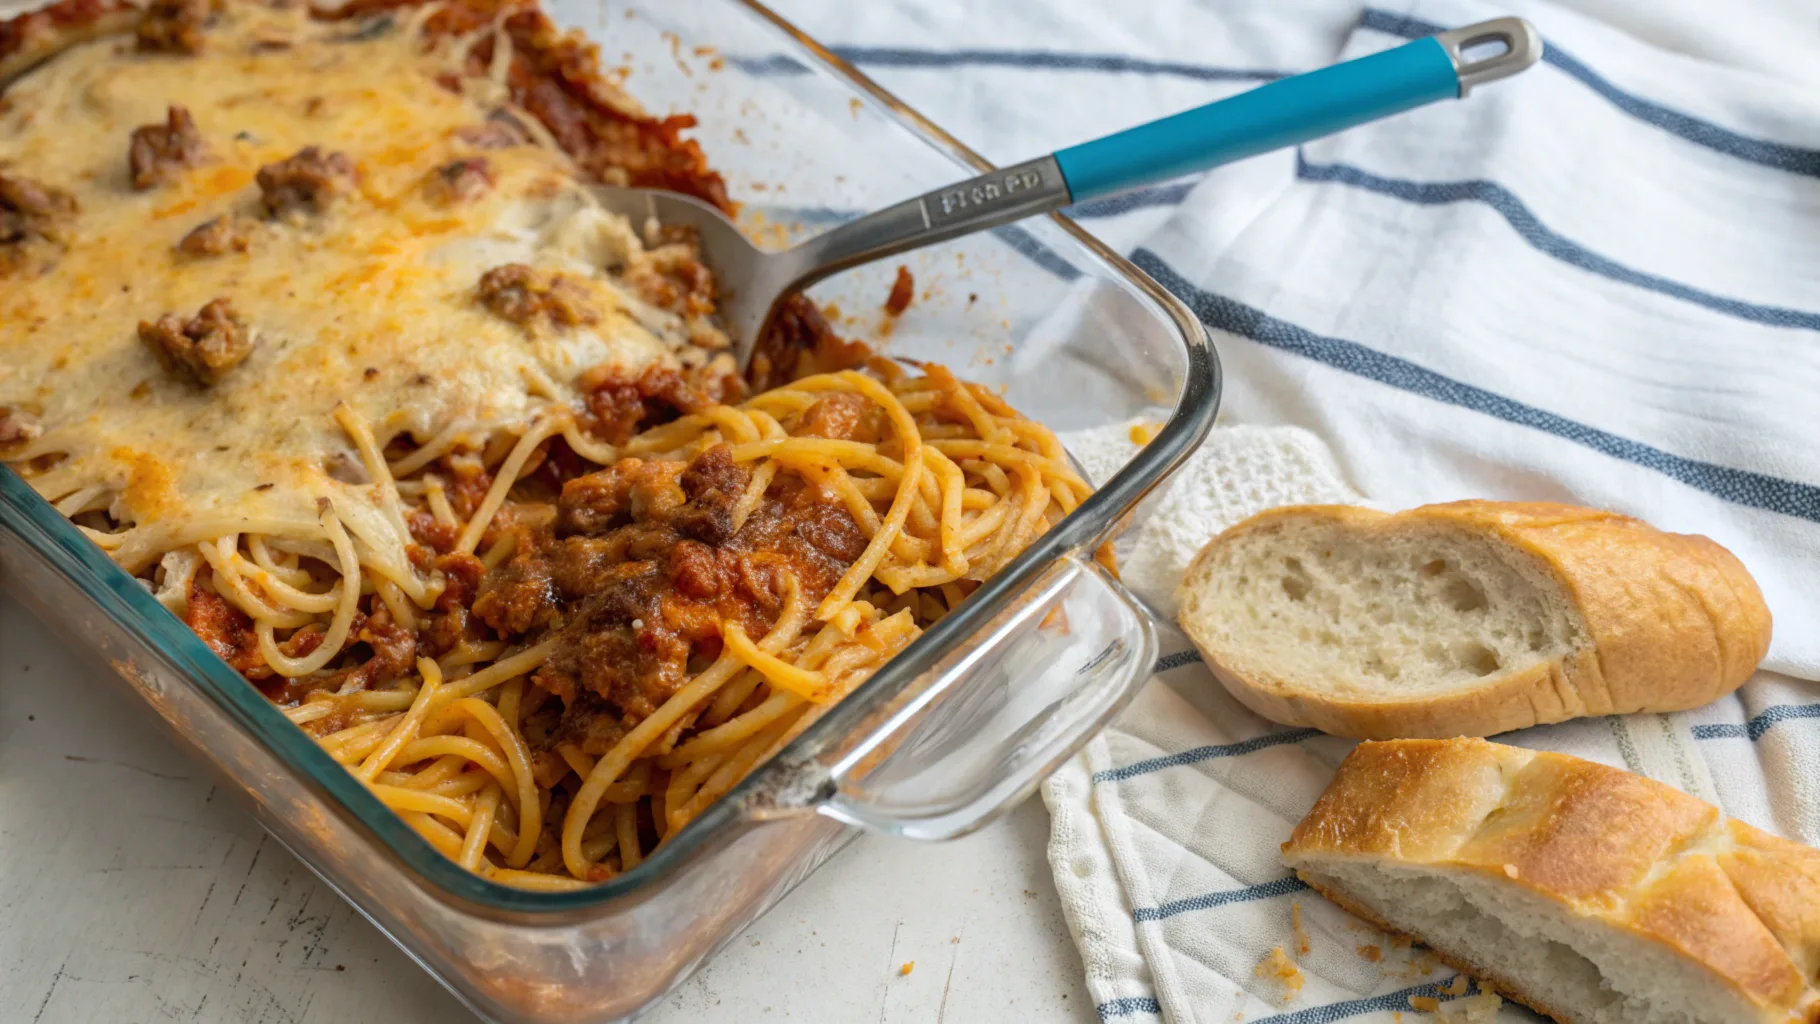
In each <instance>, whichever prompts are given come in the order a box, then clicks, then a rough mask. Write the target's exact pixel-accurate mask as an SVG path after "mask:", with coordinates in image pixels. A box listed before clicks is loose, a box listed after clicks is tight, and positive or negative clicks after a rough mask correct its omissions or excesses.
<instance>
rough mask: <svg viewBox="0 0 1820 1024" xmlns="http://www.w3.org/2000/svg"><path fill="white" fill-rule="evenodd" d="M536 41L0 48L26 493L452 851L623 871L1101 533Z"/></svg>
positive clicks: (379, 25)
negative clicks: (815, 301) (776, 314)
mask: <svg viewBox="0 0 1820 1024" xmlns="http://www.w3.org/2000/svg"><path fill="white" fill-rule="evenodd" d="M597 63H598V62H597V57H596V54H595V52H594V51H593V49H592V48H591V47H589V46H587V45H585V44H584V43H582V42H581V41H579V40H578V39H576V38H574V37H570V36H566V35H563V34H561V33H559V32H557V31H556V30H555V29H554V27H553V26H552V25H551V24H550V22H549V21H548V20H547V19H546V18H545V17H544V16H543V15H542V14H541V13H539V12H538V11H537V10H536V9H535V8H533V7H530V6H520V5H503V6H501V5H495V4H492V3H482V2H478V0H461V2H458V3H452V4H438V5H412V4H388V3H383V2H381V3H373V2H366V0H363V2H361V3H359V4H357V5H356V6H353V7H346V8H342V9H340V10H337V11H334V12H324V11H316V10H311V9H308V8H304V7H299V6H286V5H274V6H267V5H263V4H256V3H251V2H245V0H228V2H221V0H157V2H156V3H155V4H154V5H153V6H152V7H151V8H150V9H148V10H145V11H140V10H138V9H135V8H130V7H125V6H122V5H118V4H114V3H112V2H111V0H67V2H65V3H64V4H61V5H59V6H58V7H56V8H52V9H50V10H48V11H45V12H39V13H37V14H33V15H27V16H25V17H23V18H20V19H15V20H14V21H12V22H8V23H5V24H4V25H0V76H4V77H0V87H4V92H3V93H0V459H4V461H5V463H6V464H7V465H8V466H9V467H10V468H11V469H12V470H13V471H15V472H17V473H19V474H20V475H21V476H22V477H23V478H24V479H25V480H26V481H27V482H28V483H30V485H31V486H32V487H34V488H35V489H36V490H37V491H38V493H40V494H41V495H42V496H43V497H44V498H45V499H46V500H47V501H49V502H51V503H53V504H54V505H55V506H56V508H57V509H58V510H59V511H60V512H62V513H63V514H64V515H66V516H68V517H69V518H70V519H71V520H72V521H73V522H74V523H75V524H76V526H77V527H78V528H79V529H81V530H82V531H83V533H84V534H85V535H87V536H88V537H89V538H90V539H91V540H92V541H94V543H96V544H97V545H99V546H100V547H102V548H103V549H105V550H106V551H107V552H108V553H109V554H110V555H111V556H112V557H113V558H114V559H115V560H116V561H117V562H118V563H119V564H120V565H121V566H122V567H124V568H125V569H126V570H127V571H129V572H131V573H133V574H135V575H136V576H137V577H138V578H139V579H141V580H142V581H143V582H144V583H145V585H146V586H147V587H148V588H150V589H151V590H152V591H153V592H154V593H155V594H156V595H157V597H158V599H159V601H160V602H161V603H162V604H163V605H164V606H165V607H166V608H168V609H170V611H171V612H172V613H173V614H176V615H178V616H179V617H181V618H182V619H183V621H184V622H185V623H187V624H188V625H189V626H190V627H191V628H192V629H193V630H194V631H195V632H196V633H197V634H198V635H199V636H200V637H201V638H202V639H203V640H204V641H206V642H207V643H208V645H209V646H210V647H211V648H212V649H213V650H214V651H215V652H216V653H218V654H219V655H220V656H221V657H222V658H223V659H224V660H225V661H226V662H227V663H228V664H229V665H230V666H232V667H233V668H234V669H236V670H237V671H239V672H240V673H241V674H242V675H244V676H245V677H246V678H247V679H248V680H249V681H250V683H251V684H252V685H254V686H257V687H258V688H259V689H260V690H261V691H262V692H263V693H264V694H266V695H267V696H268V697H270V698H271V699H272V700H273V701H274V702H276V703H277V704H278V705H279V706H280V707H281V708H282V709H283V712H284V714H285V715H287V716H288V717H289V718H290V719H291V720H292V721H293V722H295V723H296V724H297V725H298V726H300V727H301V728H303V729H305V730H306V731H308V732H310V733H311V734H312V735H314V736H315V737H316V738H317V739H318V740H319V741H320V742H321V743H322V745H323V747H324V748H325V749H326V750H327V751H328V752H329V754H330V755H331V756H333V757H334V758H335V759H336V760H338V761H340V762H341V763H343V764H345V765H346V766H347V767H348V769H349V770H350V771H351V772H353V773H354V774H355V775H356V776H358V777H359V778H360V779H362V780H363V781H364V782H365V783H366V784H367V785H369V786H370V787H371V788H372V790H373V792H374V793H376V794H377V795H378V796H379V798H380V799H381V800H382V801H384V802H385V803H386V804H387V805H388V806H390V807H391V808H393V809H394V810H396V811H397V812H398V813H399V814H400V815H401V816H402V817H403V818H404V819H405V820H406V821H407V822H409V823H410V824H411V825H412V826H414V827H415V828H416V829H417V830H418V831H419V832H421V833H422V834H423V835H424V836H425V837H426V838H427V839H428V840H429V841H430V842H431V843H432V844H433V845H435V846H436V847H437V848H438V849H440V850H442V851H443V852H444V853H445V854H447V855H448V856H449V857H451V858H453V859H455V860H457V861H458V862H459V863H461V864H462V865H464V866H465V867H467V868H469V869H470V870H473V871H476V872H479V873H481V874H483V875H485V876H487V877H490V878H493V879H495V880H498V881H501V882H505V883H508V884H514V885H521V886H530V887H541V888H558V887H567V886H575V885H585V884H588V883H592V882H598V881H600V880H603V879H606V878H610V877H612V876H613V875H614V874H616V873H619V872H622V871H625V870H628V869H630V868H632V867H634V866H636V865H637V864H638V863H639V862H640V860H641V859H642V858H644V857H645V856H647V855H648V854H649V853H650V851H651V850H652V849H654V848H655V847H656V846H657V845H658V844H661V843H662V842H664V841H665V840H666V839H667V838H668V837H670V836H673V835H675V834H676V833H677V832H678V831H679V830H680V829H682V828H683V827H684V826H685V825H687V823H688V822H689V821H690V820H691V819H693V818H694V817H695V816H697V815H698V814H699V813H700V812H701V811H702V810H703V809H704V808H705V807H706V806H707V805H708V804H710V803H711V802H713V801H714V800H715V799H717V798H719V797H720V796H721V795H722V794H724V793H726V792H727V791H728V790H729V789H730V788H732V786H733V785H734V784H735V783H737V782H738V781H739V780H740V779H741V778H742V777H743V776H744V775H745V774H746V773H748V772H750V771H751V770H752V768H753V767H754V766H756V765H758V764H759V763H760V762H762V761H763V760H764V759H765V758H766V757H768V756H769V755H771V754H772V753H774V752H776V751H777V750H779V749H781V748H782V747H783V746H784V745H785V744H787V743H788V742H789V741H790V740H791V739H792V738H793V737H795V736H796V735H797V734H798V733H800V732H801V731H802V730H803V729H804V728H806V727H807V726H808V725H809V723H810V722H812V721H813V720H814V718H815V717H816V715H817V713H818V711H819V710H820V709H822V708H825V707H827V706H829V705H830V704H831V703H832V702H835V701H838V700H839V699H840V698H841V697H842V696H843V695H845V694H846V693H848V692H850V691H851V690H852V689H853V688H854V687H855V686H857V685H858V684H859V683H860V682H862V681H863V680H864V679H866V678H867V677H868V676H869V675H870V674H871V673H872V672H873V671H875V670H876V669H877V668H878V667H879V666H880V665H881V664H883V663H884V662H885V661H886V660H887V659H889V658H890V657H891V656H892V655H893V654H894V653H896V652H897V651H899V650H901V649H902V648H903V647H904V646H905V645H906V644H908V643H909V642H910V641H911V640H913V639H914V638H915V637H916V636H917V635H918V634H919V633H920V631H921V630H922V629H923V628H924V627H925V626H927V625H928V624H929V623H930V622H932V621H934V620H936V619H938V618H940V617H941V616H942V615H944V614H946V613H947V612H948V611H949V610H951V609H952V608H953V607H954V606H955V605H956V604H958V603H960V602H961V601H963V600H965V598H966V597H967V595H968V594H969V593H970V592H971V591H972V589H973V588H974V587H975V586H976V585H977V583H978V581H980V580H982V579H984V578H985V577H986V576H988V575H990V574H991V573H992V572H994V571H996V570H997V569H998V568H999V567H1001V566H1002V565H1004V564H1005V563H1006V562H1007V561H1008V560H1009V559H1010V558H1012V557H1013V556H1014V555H1015V554H1016V553H1017V552H1019V551H1020V550H1022V549H1023V548H1024V546H1025V545H1026V544H1028V542H1029V541H1030V540H1031V539H1032V538H1034V537H1035V536H1037V535H1038V534H1039V533H1041V532H1042V531H1043V530H1045V529H1047V528H1048V527H1049V526H1050V525H1052V524H1053V523H1054V522H1056V521H1057V520H1058V519H1059V518H1060V517H1061V516H1062V515H1065V514H1066V513H1067V512H1069V511H1070V510H1072V509H1073V508H1074V507H1075V505H1076V504H1077V503H1078V502H1080V501H1081V500H1082V499H1083V498H1084V497H1085V496H1086V494H1087V491H1088V489H1087V486H1086V484H1085V483H1084V482H1083V481H1082V480H1081V479H1080V478H1079V477H1078V476H1077V475H1076V474H1075V473H1074V472H1073V471H1072V470H1071V469H1070V468H1069V464H1068V461H1067V459H1066V457H1065V455H1064V454H1063V452H1062V450H1061V448H1060V447H1059V446H1058V444H1057V443H1056V440H1055V438H1054V436H1053V435H1052V434H1051V433H1050V432H1049V431H1048V430H1046V429H1045V428H1043V427H1042V426H1040V425H1038V424H1036V423H1033V422H1031V421H1029V420H1026V419H1024V418H1023V417H1021V416H1019V415H1018V414H1017V413H1016V412H1015V411H1014V410H1012V409H1011V408H1009V407H1008V406H1006V405H1005V403H1004V402H1003V401H1001V400H1000V399H999V398H998V397H997V395H995V394H994V393H993V392H991V391H989V390H987V389H985V388H982V387H979V386H975V385H971V384H968V383H965V382H962V381H959V380H957V379H956V378H955V377H954V376H953V375H951V374H950V373H949V372H947V371H946V370H944V369H942V368H940V367H937V366H917V367H909V366H904V365H900V364H898V363H895V362H892V361H890V360H886V359H883V358H878V357H874V356H871V355H869V353H868V352H867V350H866V349H865V348H864V347H863V346H860V345H857V344H850V343H847V342H843V341H841V340H840V339H838V338H836V337H835V336H834V335H833V333H832V332H831V331H830V330H829V329H828V327H827V325H826V324H825V323H824V322H823V321H822V320H821V318H820V317H819V316H818V315H817V314H816V313H815V311H814V310H813V308H812V307H810V306H809V305H808V304H807V303H806V302H805V301H802V300H797V301H796V302H795V303H794V304H793V305H792V306H791V308H790V309H789V310H788V311H787V315H786V316H784V317H783V318H782V320H781V322H780V323H779V324H777V325H776V327H775V329H774V330H773V331H772V332H771V334H770V335H769V336H767V337H766V338H765V339H762V342H761V346H760V354H759V357H758V358H757V359H756V360H755V362H754V366H753V368H752V372H751V374H750V375H749V376H748V377H746V378H741V377H740V376H738V375H736V374H735V373H734V372H733V366H732V364H731V361H730V359H729V358H728V356H727V355H726V354H725V351H724V350H725V349H726V347H727V346H726V338H725V336H724V335H723V334H722V333H721V331H720V330H719V328H718V327H717V326H716V323H715V319H714V304H715V291H714V282H713V278H712V275H711V273H710V272H709V270H708V268H706V267H704V266H703V265H702V264H701V262H700V260H699V259H698V253H697V250H696V247H695V245H694V243H693V240H692V239H691V238H689V237H688V236H687V235H686V234H683V233H679V232H673V231H670V230H668V229H666V228H665V227H664V226H663V225H660V224H655V223H653V224H630V223H627V222H626V221H625V220H624V219H623V218H619V217H616V216H614V215H610V214H608V213H606V212H604V211H602V210H601V209H600V208H599V207H598V206H597V205H596V204H595V203H594V202H593V201H592V199H591V198H590V195H589V192H588V186H589V185H590V184H591V183H595V182H608V183H619V184H636V185H648V186H655V187H663V188H670V189H676V190H680V191H685V192H688V193H690V194H692V195H695V196H697V197H699V198H702V199H704V200H706V201H709V202H712V203H716V204H718V205H721V206H722V207H723V208H726V207H728V206H729V204H728V201H727V197H726V193H725V189H724V187H723V185H722V182H721V179H720V178H719V177H718V176H717V175H715V174H714V173H713V172H712V171H711V170H709V169H708V168H707V166H706V165H705V163H704V161H703V158H702V154H701V153H700V151H699V149H698V148H697V147H696V146H695V144H694V143H693V142H690V141H688V140H686V139H685V138H684V137H683V135H682V133H683V132H684V131H685V130H686V129H687V128H688V127H689V126H690V124H691V123H692V122H690V121H689V120H688V119H687V118H683V117H674V118H668V119H656V118H652V117H650V116H648V115H646V114H644V113H643V112H642V111H641V110H639V108H638V107H637V106H636V105H635V104H634V103H633V102H632V101H631V100H630V99H629V98H627V97H626V96H625V95H624V94H623V93H622V92H621V91H620V90H619V89H617V88H616V87H615V86H614V85H612V84H611V83H610V82H608V81H607V80H606V79H604V78H603V77H602V76H601V75H600V74H599V73H598V67H597Z"/></svg>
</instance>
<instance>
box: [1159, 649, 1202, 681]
mask: <svg viewBox="0 0 1820 1024" xmlns="http://www.w3.org/2000/svg"><path fill="white" fill-rule="evenodd" d="M1200 663H1201V652H1200V651H1197V650H1193V649H1189V650H1186V651H1177V652H1175V653H1174V654H1165V655H1163V656H1162V657H1160V658H1158V659H1157V660H1156V665H1155V666H1153V667H1152V668H1151V669H1150V674H1151V675H1156V674H1157V673H1158V672H1167V671H1169V670H1170V669H1172V668H1181V667H1182V666H1183V665H1199V664H1200Z"/></svg>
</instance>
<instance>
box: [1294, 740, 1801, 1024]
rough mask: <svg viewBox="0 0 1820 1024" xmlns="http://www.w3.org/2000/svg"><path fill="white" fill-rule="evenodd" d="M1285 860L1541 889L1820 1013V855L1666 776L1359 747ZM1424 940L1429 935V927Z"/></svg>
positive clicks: (1523, 755)
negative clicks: (1400, 869)
mask: <svg viewBox="0 0 1820 1024" xmlns="http://www.w3.org/2000/svg"><path fill="white" fill-rule="evenodd" d="M1283 857H1284V861H1285V862H1286V863H1288V864H1290V865H1291V866H1293V867H1295V868H1296V869H1297V874H1298V875H1300V876H1301V877H1302V878H1303V880H1304V881H1308V882H1309V883H1310V884H1311V885H1313V886H1314V887H1315V888H1316V889H1317V890H1318V891H1320V892H1321V894H1322V895H1324V896H1326V897H1328V898H1329V899H1332V900H1333V901H1334V902H1336V903H1338V904H1340V905H1341V906H1342V907H1345V908H1346V909H1347V910H1349V911H1352V912H1353V913H1355V914H1358V915H1359V916H1361V917H1364V918H1366V919H1367V920H1370V921H1372V922H1373V923H1375V924H1378V925H1381V926H1386V927H1388V926H1389V925H1388V922H1385V921H1383V920H1382V919H1381V918H1379V917H1378V915H1376V914H1373V913H1371V912H1370V911H1369V910H1367V909H1366V908H1365V907H1363V906H1361V905H1360V904H1359V902H1358V901H1357V900H1356V899H1354V898H1352V897H1351V896H1350V895H1349V894H1347V893H1345V892H1336V891H1334V890H1333V887H1332V886H1330V885H1322V884H1318V882H1317V881H1316V880H1315V879H1311V877H1310V874H1311V873H1315V874H1318V873H1319V870H1320V866H1321V865H1322V864H1323V863H1331V862H1334V861H1359V860H1363V861H1367V862H1377V863H1382V864H1397V865H1405V866H1411V867H1423V868H1427V869H1432V870H1438V871H1443V872H1446V873H1450V874H1457V875H1460V876H1470V877H1478V878H1480V879H1486V880H1490V881H1492V882H1494V883H1496V884H1498V885H1501V886H1510V887H1513V888H1520V889H1522V890H1527V891H1528V892H1529V893H1530V894H1532V895H1533V896H1535V897H1539V898H1540V899H1542V900H1544V901H1547V902H1549V903H1552V904H1555V905H1557V906H1559V907H1560V908H1562V909H1563V910H1564V911H1566V912H1567V913H1568V914H1570V915H1571V916H1573V917H1574V918H1577V919H1578V920H1579V922H1580V924H1581V925H1583V926H1584V927H1587V928H1602V929H1607V930H1610V931H1613V932H1617V933H1623V934H1628V935H1629V936H1631V937H1633V938H1635V939H1639V940H1643V941H1646V942H1652V943H1658V944H1660V945H1661V946H1662V947H1664V948H1665V949H1666V950H1668V951H1671V952H1672V953H1673V954H1674V955H1675V956H1676V957H1677V958H1679V960H1680V961H1681V962H1682V964H1683V965H1684V967H1685V969H1686V970H1687V971H1690V972H1697V973H1698V974H1701V975H1704V976H1705V977H1706V978H1708V979H1709V980H1710V981H1711V982H1712V983H1713V984H1715V985H1719V986H1723V987H1725V988H1727V989H1729V990H1731V991H1733V992H1735V993H1737V994H1739V995H1740V996H1742V997H1743V998H1745V999H1746V1000H1747V1001H1749V1002H1750V1003H1751V1004H1753V1005H1754V1006H1756V1007H1758V1008H1759V1009H1760V1013H1759V1015H1758V1017H1757V1018H1756V1019H1758V1020H1760V1021H1765V1022H1777V1024H1796V1022H1810V1021H1813V1020H1815V1019H1817V1016H1820V992H1816V990H1815V988H1814V987H1813V984H1812V980H1811V979H1813V977H1814V974H1815V968H1816V966H1817V965H1820V851H1816V850H1813V849H1810V848H1808V847H1806V846H1803V845H1801V844H1798V843H1793V842H1789V841H1788V840H1785V839H1780V838H1777V837H1775V836H1772V835H1769V834H1767V833H1765V832H1762V831H1760V830H1758V829H1755V828H1752V827H1751V826H1749V825H1746V824H1744V823H1743V822H1740V821H1735V820H1724V819H1723V818H1722V817H1721V815H1720V813H1719V811H1718V809H1717V808H1714V807H1712V806H1711V805H1709V804H1707V803H1705V802H1703V801H1700V800H1697V799H1695V798H1693V797H1691V796H1688V795H1686V794H1684V793H1681V792H1680V791H1678V790H1675V789H1672V788H1670V787H1668V786H1665V785H1663V784H1661V783H1658V782H1655V781H1652V780H1650V779H1646V778H1643V777H1641V776H1637V775H1632V774H1630V773H1628V772H1623V771H1620V770H1618V769H1616V768H1610V767H1607V766H1605V765H1601V764H1596V763H1594V762H1591V761H1584V760H1581V759H1579V758H1575V757H1569V756H1567V755H1565V754H1556V753H1551V752H1536V751H1530V750H1525V749H1522V748H1518V747H1510V746H1504V745H1501V744H1496V743H1489V742H1486V741H1484V740H1478V739H1453V740H1396V741H1392V742H1387V743H1373V742H1367V743H1362V744H1360V745H1359V746H1358V747H1357V748H1356V749H1355V750H1354V751H1353V752H1352V753H1351V754H1350V755H1349V756H1348V757H1347V759H1346V760H1345V762H1343V763H1342V764H1341V765H1340V768H1339V770H1338V772H1337V773H1336V774H1335V775H1334V778H1333V781H1332V782H1331V783H1330V784H1329V785H1328V787H1327V790H1326V791H1325V792H1324V793H1322V794H1321V797H1320V799H1319V800H1318V801H1316V803H1315V806H1314V809H1313V810H1311V811H1309V812H1308V816H1307V817H1306V818H1304V819H1303V820H1302V822H1301V824H1299V825H1297V826H1296V829H1295V831H1294V833H1293V834H1291V836H1290V838H1289V841H1288V842H1287V843H1284V844H1283ZM1416 938H1418V939H1420V938H1423V937H1422V936H1419V935H1418V936H1416ZM1435 952H1436V953H1437V954H1439V955H1440V956H1441V958H1442V959H1443V960H1445V961H1446V962H1448V963H1450V964H1452V965H1454V966H1456V967H1458V968H1460V969H1462V970H1465V971H1469V972H1471V973H1473V974H1475V975H1479V976H1481V977H1483V978H1485V979H1487V980H1489V981H1490V982H1492V983H1493V985H1494V986H1495V987H1496V988H1497V989H1498V990H1499V991H1501V992H1508V993H1510V994H1511V995H1512V996H1513V997H1514V998H1516V999H1517V1000H1518V1001H1520V1002H1522V1003H1525V1004H1526V1005H1529V1006H1531V1007H1533V1008H1535V1009H1537V1010H1539V1011H1541V1012H1543V1013H1547V1014H1550V1015H1551V1016H1554V1017H1555V1018H1556V1019H1558V1020H1561V1021H1564V1022H1571V1021H1572V1020H1573V1017H1572V1016H1571V1015H1569V1014H1567V1013H1566V1012H1565V1011H1564V1010H1563V1009H1562V1008H1560V1007H1558V1006H1551V1005H1549V998H1550V997H1549V993H1546V992H1532V991H1524V990H1522V989H1521V988H1519V987H1518V986H1516V985H1515V983H1514V982H1512V981H1511V980H1510V979H1509V978H1506V977H1504V976H1503V975H1501V974H1500V972H1499V969H1498V966H1497V965H1496V964H1483V963H1473V962H1470V961H1468V960H1466V959H1463V958H1462V957H1461V956H1460V955H1459V953H1458V952H1457V951H1450V950H1447V949H1436V950H1435Z"/></svg>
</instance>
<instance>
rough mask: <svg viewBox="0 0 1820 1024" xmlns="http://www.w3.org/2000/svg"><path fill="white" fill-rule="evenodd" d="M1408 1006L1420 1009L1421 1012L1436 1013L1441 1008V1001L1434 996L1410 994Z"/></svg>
mask: <svg viewBox="0 0 1820 1024" xmlns="http://www.w3.org/2000/svg"><path fill="white" fill-rule="evenodd" d="M1409 1008H1410V1009H1412V1010H1421V1011H1422V1012H1423V1013H1438V1012H1439V1011H1440V1009H1441V1001H1440V1000H1439V999H1436V998H1435V997H1434V996H1410V997H1409Z"/></svg>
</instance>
